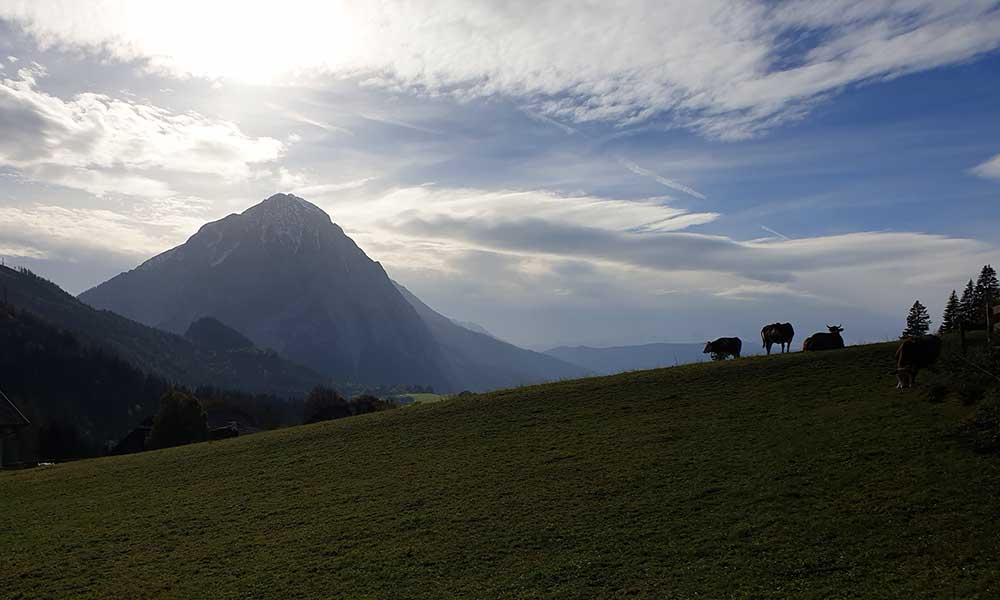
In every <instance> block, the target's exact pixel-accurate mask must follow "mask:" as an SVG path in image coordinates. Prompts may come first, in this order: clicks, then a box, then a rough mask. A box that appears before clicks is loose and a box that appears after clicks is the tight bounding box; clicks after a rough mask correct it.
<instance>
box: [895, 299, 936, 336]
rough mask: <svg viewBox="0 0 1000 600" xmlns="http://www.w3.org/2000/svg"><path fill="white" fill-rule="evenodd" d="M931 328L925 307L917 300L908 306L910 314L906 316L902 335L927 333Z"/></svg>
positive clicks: (929, 317)
mask: <svg viewBox="0 0 1000 600" xmlns="http://www.w3.org/2000/svg"><path fill="white" fill-rule="evenodd" d="M930 328H931V316H930V315H929V314H928V313H927V307H926V306H924V305H923V304H921V303H920V300H917V301H916V302H914V303H913V306H911V307H910V314H909V315H907V316H906V329H904V330H903V336H902V337H911V336H918V335H927V332H928V331H929V330H930Z"/></svg>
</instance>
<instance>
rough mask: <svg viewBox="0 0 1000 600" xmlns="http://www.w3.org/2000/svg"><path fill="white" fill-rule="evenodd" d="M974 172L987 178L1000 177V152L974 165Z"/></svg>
mask: <svg viewBox="0 0 1000 600" xmlns="http://www.w3.org/2000/svg"><path fill="white" fill-rule="evenodd" d="M972 173H973V174H975V175H978V176H980V177H986V178H987V179H1000V154H997V155H996V156H994V157H993V158H991V159H989V160H988V161H986V162H984V163H981V164H979V165H977V166H975V167H973V168H972Z"/></svg>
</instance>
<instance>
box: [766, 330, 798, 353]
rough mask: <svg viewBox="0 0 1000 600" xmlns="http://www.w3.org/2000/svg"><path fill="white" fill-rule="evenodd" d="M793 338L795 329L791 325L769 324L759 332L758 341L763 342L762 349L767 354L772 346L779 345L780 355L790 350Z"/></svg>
mask: <svg viewBox="0 0 1000 600" xmlns="http://www.w3.org/2000/svg"><path fill="white" fill-rule="evenodd" d="M793 337H795V329H793V328H792V324H791V323H771V324H770V325H765V326H764V328H763V329H761V330H760V339H761V340H762V341H763V342H764V349H765V350H767V353H768V354H771V346H773V345H774V344H780V345H781V352H782V354H784V353H785V352H787V351H789V350H791V349H792V338H793Z"/></svg>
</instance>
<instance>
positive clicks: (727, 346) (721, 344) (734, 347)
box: [702, 337, 743, 359]
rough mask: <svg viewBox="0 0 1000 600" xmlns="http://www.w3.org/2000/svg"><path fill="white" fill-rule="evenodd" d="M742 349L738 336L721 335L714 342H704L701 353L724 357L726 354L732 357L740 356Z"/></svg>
mask: <svg viewBox="0 0 1000 600" xmlns="http://www.w3.org/2000/svg"><path fill="white" fill-rule="evenodd" d="M742 349H743V342H742V340H740V338H738V337H730V338H729V337H728V338H727V337H722V338H719V339H717V340H715V341H714V342H705V349H704V350H703V351H702V354H711V355H712V356H713V358H716V357H717V358H719V359H725V358H726V357H727V356H732V357H733V358H739V357H740V350H742Z"/></svg>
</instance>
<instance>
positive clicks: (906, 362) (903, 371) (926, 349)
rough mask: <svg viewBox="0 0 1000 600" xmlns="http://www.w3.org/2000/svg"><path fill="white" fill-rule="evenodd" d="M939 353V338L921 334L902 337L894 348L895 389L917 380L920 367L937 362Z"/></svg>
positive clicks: (905, 386) (908, 385)
mask: <svg viewBox="0 0 1000 600" xmlns="http://www.w3.org/2000/svg"><path fill="white" fill-rule="evenodd" d="M940 355H941V338H939V337H938V336H936V335H922V336H919V337H910V338H906V339H904V340H903V341H902V342H900V343H899V347H898V348H896V371H895V374H896V389H905V388H908V387H911V386H912V385H913V384H914V383H916V382H917V373H918V372H919V371H920V369H923V368H926V367H929V366H931V365H933V364H934V363H935V362H937V359H938V356H940Z"/></svg>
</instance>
